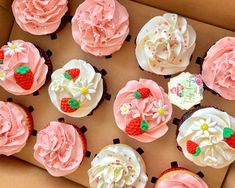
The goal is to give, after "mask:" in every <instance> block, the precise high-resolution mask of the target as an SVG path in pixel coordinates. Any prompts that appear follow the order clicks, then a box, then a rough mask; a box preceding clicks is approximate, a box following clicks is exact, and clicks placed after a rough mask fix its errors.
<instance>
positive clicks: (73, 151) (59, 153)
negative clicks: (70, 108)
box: [34, 121, 86, 177]
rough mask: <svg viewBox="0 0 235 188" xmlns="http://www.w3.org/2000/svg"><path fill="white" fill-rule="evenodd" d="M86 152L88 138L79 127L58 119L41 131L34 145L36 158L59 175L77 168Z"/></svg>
mask: <svg viewBox="0 0 235 188" xmlns="http://www.w3.org/2000/svg"><path fill="white" fill-rule="evenodd" d="M85 152H86V140H85V137H84V135H83V134H82V132H81V131H80V130H79V128H76V127H74V126H73V125H71V124H68V123H62V122H57V121H52V122H50V123H49V125H48V126H47V127H46V128H44V129H42V130H40V131H39V133H38V135H37V141H36V144H35V146H34V158H35V159H36V160H37V161H38V162H39V163H41V164H42V165H43V166H44V167H45V168H46V169H47V171H48V172H49V173H50V174H51V175H52V176H57V177H59V176H65V175H68V174H70V173H72V172H74V171H75V170H77V168H78V167H79V166H80V164H81V162H82V160H83V157H84V153H85Z"/></svg>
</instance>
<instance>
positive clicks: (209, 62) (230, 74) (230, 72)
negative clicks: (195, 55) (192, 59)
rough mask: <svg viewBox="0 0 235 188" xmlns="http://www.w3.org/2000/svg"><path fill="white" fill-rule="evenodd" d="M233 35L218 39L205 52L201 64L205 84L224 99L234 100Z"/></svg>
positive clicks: (234, 64) (234, 38)
mask: <svg viewBox="0 0 235 188" xmlns="http://www.w3.org/2000/svg"><path fill="white" fill-rule="evenodd" d="M234 67H235V37H225V38H222V39H220V40H219V41H217V42H216V43H215V45H213V46H212V47H211V48H210V49H209V51H208V52H207V55H206V58H205V60H204V62H203V64H202V78H203V81H204V83H205V84H206V86H207V87H208V88H209V89H211V90H213V91H215V92H216V93H218V94H219V95H220V96H222V97H223V98H225V99H228V100H235V68H234Z"/></svg>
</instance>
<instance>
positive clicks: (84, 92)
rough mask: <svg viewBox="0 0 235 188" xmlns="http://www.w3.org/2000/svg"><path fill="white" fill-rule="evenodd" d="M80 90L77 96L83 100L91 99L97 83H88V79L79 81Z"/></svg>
mask: <svg viewBox="0 0 235 188" xmlns="http://www.w3.org/2000/svg"><path fill="white" fill-rule="evenodd" d="M77 85H78V88H79V89H78V92H77V94H76V96H75V97H78V98H79V100H80V101H81V102H83V101H84V100H85V99H87V100H89V101H90V100H91V94H93V93H95V92H96V90H95V85H94V84H93V83H88V81H87V80H84V81H83V82H82V81H77Z"/></svg>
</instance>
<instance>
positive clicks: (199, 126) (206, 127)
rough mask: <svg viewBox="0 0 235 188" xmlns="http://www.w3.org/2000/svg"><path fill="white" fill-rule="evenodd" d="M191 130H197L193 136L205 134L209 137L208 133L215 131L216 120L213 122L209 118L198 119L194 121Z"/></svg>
mask: <svg viewBox="0 0 235 188" xmlns="http://www.w3.org/2000/svg"><path fill="white" fill-rule="evenodd" d="M193 125H194V126H193V127H192V130H194V131H197V133H196V134H195V137H199V136H202V135H203V136H205V137H209V136H210V133H215V132H217V131H218V130H217V129H216V128H215V125H216V122H213V121H212V120H211V118H208V119H205V120H204V119H199V120H198V121H194V123H193Z"/></svg>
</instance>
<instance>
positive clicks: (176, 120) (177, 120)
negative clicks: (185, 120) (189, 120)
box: [172, 118, 180, 125]
mask: <svg viewBox="0 0 235 188" xmlns="http://www.w3.org/2000/svg"><path fill="white" fill-rule="evenodd" d="M179 122H180V120H179V119H178V118H174V119H173V121H172V123H173V124H174V125H179Z"/></svg>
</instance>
